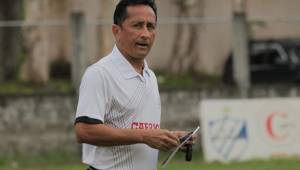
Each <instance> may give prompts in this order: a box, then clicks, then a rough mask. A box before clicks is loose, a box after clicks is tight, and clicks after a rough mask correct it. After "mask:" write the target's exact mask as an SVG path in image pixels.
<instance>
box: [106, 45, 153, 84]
mask: <svg viewBox="0 0 300 170" xmlns="http://www.w3.org/2000/svg"><path fill="white" fill-rule="evenodd" d="M111 54H112V56H113V57H114V58H115V64H116V66H117V69H118V70H119V71H120V73H121V74H122V75H123V77H124V78H125V79H130V78H133V77H136V76H139V75H140V74H139V73H137V72H136V71H135V69H134V68H133V66H132V65H131V64H130V63H129V62H128V61H127V59H126V58H125V57H124V56H123V54H122V53H121V52H120V50H119V49H118V47H117V46H116V45H115V46H114V48H113V50H112V53H111ZM144 72H146V73H147V74H148V76H150V70H149V67H148V64H147V62H146V60H144Z"/></svg>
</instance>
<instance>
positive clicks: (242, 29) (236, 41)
mask: <svg viewBox="0 0 300 170" xmlns="http://www.w3.org/2000/svg"><path fill="white" fill-rule="evenodd" d="M245 7H246V5H245V0H235V1H234V12H233V33H232V39H233V76H234V80H235V82H236V83H237V85H238V88H239V91H240V94H241V96H242V97H248V95H249V94H248V93H249V89H250V74H249V49H248V42H249V37H248V36H249V35H248V34H249V32H248V23H247V16H246V12H245Z"/></svg>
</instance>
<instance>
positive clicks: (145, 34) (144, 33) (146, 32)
mask: <svg viewBox="0 0 300 170" xmlns="http://www.w3.org/2000/svg"><path fill="white" fill-rule="evenodd" d="M141 31H142V32H141V37H142V38H149V37H150V34H151V33H150V31H149V30H148V28H147V27H146V26H144V27H143V29H142V30H141Z"/></svg>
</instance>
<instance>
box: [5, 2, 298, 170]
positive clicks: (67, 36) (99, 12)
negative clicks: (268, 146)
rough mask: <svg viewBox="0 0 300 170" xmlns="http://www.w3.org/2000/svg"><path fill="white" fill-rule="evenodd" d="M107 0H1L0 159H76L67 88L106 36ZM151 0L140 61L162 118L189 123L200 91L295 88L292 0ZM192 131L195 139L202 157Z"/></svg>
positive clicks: (241, 94)
mask: <svg viewBox="0 0 300 170" xmlns="http://www.w3.org/2000/svg"><path fill="white" fill-rule="evenodd" d="M117 2H118V0H1V3H0V136H1V140H0V169H1V166H2V167H3V168H4V169H22V168H23V165H24V164H26V162H27V163H28V162H29V163H30V162H31V163H32V164H34V163H35V162H44V163H45V164H47V163H48V162H50V163H51V162H56V161H57V160H59V161H62V162H63V163H65V162H68V161H69V162H71V163H72V161H74V160H75V161H74V162H77V164H78V163H79V159H80V145H78V144H77V143H76V140H75V134H74V129H73V123H74V116H75V109H76V104H77V90H78V86H79V84H80V79H81V76H82V74H83V72H84V70H85V68H86V67H87V66H89V65H91V64H93V63H94V62H96V61H97V60H99V59H100V58H101V57H103V56H105V55H106V54H108V53H109V52H110V51H111V49H112V47H113V45H114V38H113V35H112V33H111V25H112V16H113V11H114V8H115V5H116V4H117ZM156 3H157V6H158V27H157V28H158V29H157V36H156V41H155V44H154V46H153V49H152V51H151V53H150V55H149V56H148V57H147V61H148V64H149V65H150V68H152V70H154V71H155V73H156V74H157V77H158V83H159V87H160V94H161V101H162V128H168V129H171V130H178V129H180V130H191V129H193V128H194V127H196V126H197V125H199V124H200V121H201V120H200V117H201V116H200V113H199V112H200V111H199V103H200V102H201V101H204V100H207V99H240V98H243V99H249V98H251V99H253V98H297V97H298V96H299V95H300V91H299V80H300V29H299V27H300V1H298V0H263V1H262V0H156ZM297 114H300V113H297ZM297 134H299V133H297ZM202 141H203V140H202V139H201V138H200V139H199V141H198V143H197V145H196V148H197V153H198V154H199V161H200V162H202V163H203V161H204V160H203V152H202V150H203V149H205V148H203V145H201V143H202ZM58 155H59V156H58ZM44 157H45V159H42V158H44ZM25 158H28V159H25ZM199 161H198V164H199V166H201V165H200V163H199ZM289 161H290V160H289ZM53 164H56V163H53ZM289 164H292V166H293V165H294V164H293V163H291V162H289ZM24 166H25V165H24ZM79 166H80V165H79ZM197 166H198V165H195V167H196V168H195V169H197ZM246 166H250V165H246ZM294 166H296V165H294ZM297 166H298V167H299V165H297ZM76 168H78V167H74V168H69V169H70V170H71V169H76ZM220 168H222V167H219V169H220ZM23 169H24V168H23ZM25 169H26V168H25ZM28 169H34V168H28ZM56 169H59V168H56ZM64 169H68V168H64ZM174 169H175V168H174Z"/></svg>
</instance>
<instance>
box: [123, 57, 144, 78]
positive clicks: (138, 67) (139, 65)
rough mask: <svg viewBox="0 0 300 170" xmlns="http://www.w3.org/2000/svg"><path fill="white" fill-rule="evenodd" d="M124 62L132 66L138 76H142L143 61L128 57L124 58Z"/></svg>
mask: <svg viewBox="0 0 300 170" xmlns="http://www.w3.org/2000/svg"><path fill="white" fill-rule="evenodd" d="M125 58H126V60H127V61H128V62H129V63H130V64H131V65H132V67H133V68H134V70H135V71H136V72H138V73H139V74H141V75H143V69H144V65H145V64H144V59H135V58H133V57H130V56H125Z"/></svg>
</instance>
